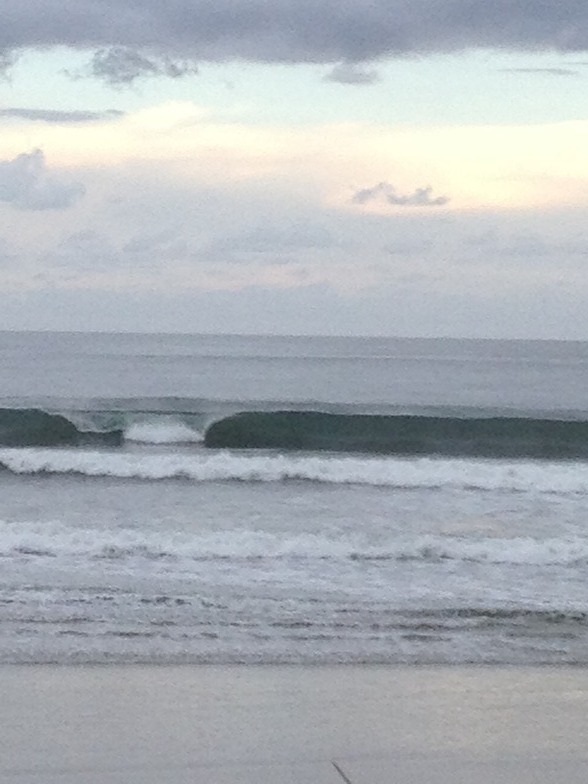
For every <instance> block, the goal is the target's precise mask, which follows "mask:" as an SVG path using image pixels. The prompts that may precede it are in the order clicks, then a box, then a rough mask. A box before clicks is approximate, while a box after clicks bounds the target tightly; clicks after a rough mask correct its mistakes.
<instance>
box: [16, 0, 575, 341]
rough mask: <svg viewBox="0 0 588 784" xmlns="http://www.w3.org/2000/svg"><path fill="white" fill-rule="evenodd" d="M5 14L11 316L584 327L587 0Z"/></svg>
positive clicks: (354, 326)
mask: <svg viewBox="0 0 588 784" xmlns="http://www.w3.org/2000/svg"><path fill="white" fill-rule="evenodd" d="M0 19H1V20H2V24H1V26H0V74H1V76H0V277H1V284H2V285H1V286H0V329H60V330H115V331H116V330H131V331H182V332H237V333H238V332H244V333H281V334H309V333H310V334H312V333H318V334H343V335H348V334H366V335H408V336H429V335H430V336H462V337H468V336H471V337H513V338H516V337H521V338H558V339H588V306H587V303H588V266H587V265H588V229H587V226H588V221H587V208H588V143H587V140H588V98H587V96H588V3H586V2H585V0H524V1H523V0H492V2H490V1H489V0H175V1H174V2H169V3H164V2H162V1H161V0H75V2H66V0H19V2H18V3H16V2H15V0H0Z"/></svg>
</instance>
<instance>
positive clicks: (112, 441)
mask: <svg viewBox="0 0 588 784" xmlns="http://www.w3.org/2000/svg"><path fill="white" fill-rule="evenodd" d="M120 443H122V431H117V430H112V431H108V432H102V433H101V432H84V431H82V430H79V429H78V428H77V427H76V426H75V425H74V424H73V422H70V421H69V419H67V418H66V417H64V416H62V415H61V414H49V413H47V412H46V411H40V410H38V409H34V408H26V409H12V408H3V409H0V444H1V445H2V446H13V447H19V446H82V445H85V444H107V445H113V446H116V445H118V444H120Z"/></svg>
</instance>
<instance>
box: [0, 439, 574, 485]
mask: <svg viewBox="0 0 588 784" xmlns="http://www.w3.org/2000/svg"><path fill="white" fill-rule="evenodd" d="M0 464H2V465H3V466H4V468H5V469H8V470H9V471H12V472H13V473H15V474H21V475H27V474H30V475H32V474H39V473H47V474H81V475H84V476H92V477H116V478H122V479H137V480H162V479H185V480H190V481H194V482H210V481H213V482H214V481H241V482H283V481H296V480H298V481H308V482H318V483H327V484H358V485H369V486H374V487H390V488H398V489H427V488H429V489H439V488H455V489H460V490H464V489H465V490H472V491H480V490H482V491H484V490H489V491H490V490H501V491H504V490H506V491H511V492H529V493H534V494H536V493H561V494H569V493H572V494H582V495H585V494H588V472H587V471H586V465H585V464H583V463H572V462H564V461H560V462H556V461H553V462H547V461H515V460H482V459H457V458H455V459H453V458H397V457H351V456H347V457H341V456H334V455H292V454H286V455H283V454H278V453H272V454H247V453H239V452H229V451H219V452H200V453H197V454H195V453H184V454H182V453H175V454H153V453H151V454H149V453H146V454H132V453H125V452H106V451H97V450H83V449H36V448H28V449H0Z"/></svg>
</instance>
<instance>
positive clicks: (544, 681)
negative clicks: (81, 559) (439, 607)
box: [0, 666, 588, 784]
mask: <svg viewBox="0 0 588 784" xmlns="http://www.w3.org/2000/svg"><path fill="white" fill-rule="evenodd" d="M587 738H588V670H584V669H579V668H577V669H573V668H492V667H484V668H464V667H447V668H445V667H427V668H401V667H360V666H345V667H311V668H309V667H273V666H263V667H247V666H237V667H222V666H197V667H153V666H145V667H143V666H129V667H122V666H112V667H110V666H106V667H74V666H72V667H67V666H55V667H52V666H31V667H21V666H4V667H0V781H2V782H6V784H135V783H136V784H139V783H140V784H188V782H189V783H190V784H194V783H199V782H202V783H203V784H229V782H230V783H231V784H254V783H255V784H294V782H296V784H311V782H312V784H337V783H338V784H341V781H342V779H341V778H340V777H339V775H338V774H337V772H336V770H335V769H334V768H333V766H332V764H331V760H336V761H337V763H338V764H339V765H340V766H341V768H342V770H344V771H345V773H346V774H347V776H348V777H349V779H350V780H351V781H352V782H353V784H396V783H397V782H398V784H417V782H418V784H462V783H463V784H465V783H466V782H467V783H468V784H471V782H476V784H497V783H499V784H515V783H516V784H531V783H532V784H543V782H545V784H547V782H549V784H554V782H555V783H556V784H564V783H565V784H580V782H581V783H582V784H584V783H585V782H586V781H587V780H588V742H587V740H586V739H587Z"/></svg>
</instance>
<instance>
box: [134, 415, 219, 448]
mask: <svg viewBox="0 0 588 784" xmlns="http://www.w3.org/2000/svg"><path fill="white" fill-rule="evenodd" d="M124 438H125V441H133V442H136V443H140V444H192V443H201V442H202V441H203V440H204V435H203V433H201V432H199V431H198V430H193V429H192V428H191V427H188V426H187V425H186V424H184V423H183V422H178V421H175V420H173V419H170V420H156V421H144V422H135V423H134V424H132V425H129V426H128V427H127V428H126V429H125V433H124Z"/></svg>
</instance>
